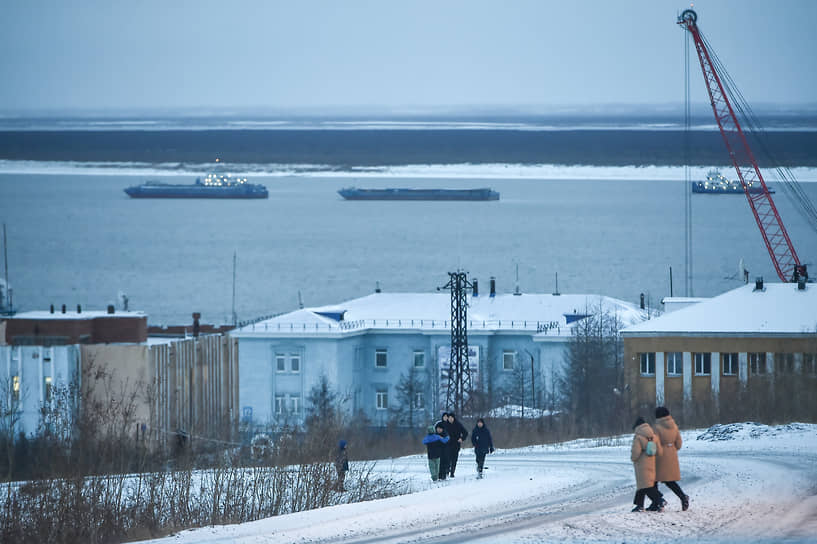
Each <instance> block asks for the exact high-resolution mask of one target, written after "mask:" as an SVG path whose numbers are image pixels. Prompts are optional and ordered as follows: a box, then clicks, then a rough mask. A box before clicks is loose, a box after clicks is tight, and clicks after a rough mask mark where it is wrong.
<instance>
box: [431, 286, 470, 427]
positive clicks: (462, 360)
mask: <svg viewBox="0 0 817 544" xmlns="http://www.w3.org/2000/svg"><path fill="white" fill-rule="evenodd" d="M448 277H449V280H448V283H447V284H445V285H444V286H443V287H441V288H438V289H450V290H451V356H450V357H449V361H448V389H447V392H446V396H445V403H446V409H448V408H451V407H453V408H454V410H455V411H456V412H457V413H458V414H461V415H464V414H466V413H468V412H469V411H470V405H471V402H470V401H471V387H472V385H471V367H470V365H469V363H468V293H467V289H468V288H469V287H470V288H472V289H473V287H474V286H473V284H472V283H471V282H469V281H468V278H467V275H466V273H465V272H463V271H461V270H457V271H456V272H449V273H448Z"/></svg>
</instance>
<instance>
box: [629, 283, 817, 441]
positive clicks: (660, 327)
mask: <svg viewBox="0 0 817 544" xmlns="http://www.w3.org/2000/svg"><path fill="white" fill-rule="evenodd" d="M621 334H622V339H623V344H624V357H625V361H626V368H625V373H626V383H627V384H628V385H629V390H628V394H629V404H630V408H631V410H632V413H633V416H635V415H636V414H640V415H643V416H647V415H651V414H652V413H653V410H654V409H655V407H656V406H661V405H664V406H667V407H668V408H669V409H670V411H671V412H672V413H673V414H674V415H675V416H676V418H677V419H680V420H682V421H684V422H685V423H686V424H687V425H695V424H709V423H713V422H717V421H730V420H737V419H760V420H764V421H790V420H793V419H801V420H803V419H804V420H809V421H817V285H814V284H800V285H798V284H793V283H772V284H769V283H766V284H764V283H763V281H762V280H758V282H756V283H755V284H749V285H745V286H742V287H739V288H737V289H734V290H732V291H728V292H726V293H723V294H722V295H719V296H716V297H713V298H711V299H703V300H700V301H690V304H689V305H687V306H686V307H683V308H681V309H678V310H676V311H672V312H668V313H665V314H664V315H662V316H660V317H657V318H655V319H652V320H649V321H645V322H643V323H639V324H637V325H633V326H631V327H628V328H626V329H624V330H623V331H622V333H621Z"/></svg>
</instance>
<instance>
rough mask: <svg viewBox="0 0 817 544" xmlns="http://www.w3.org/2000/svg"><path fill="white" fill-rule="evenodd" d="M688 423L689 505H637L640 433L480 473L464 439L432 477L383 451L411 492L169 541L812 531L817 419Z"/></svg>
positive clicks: (535, 453) (597, 537)
mask: <svg viewBox="0 0 817 544" xmlns="http://www.w3.org/2000/svg"><path fill="white" fill-rule="evenodd" d="M715 430H716V431H717V432H709V433H707V434H706V435H705V436H704V437H702V438H703V439H701V440H697V439H696V438H697V437H698V436H699V435H702V434H703V432H702V431H686V432H684V433H683V438H684V447H683V448H682V449H681V451H680V459H681V471H682V476H683V480H682V481H681V482H680V483H681V485H682V487H683V488H684V491H685V492H686V493H687V494H688V495H690V497H691V505H690V509H689V510H688V511H687V512H682V511H681V508H680V502H679V501H678V499H677V498H676V497H675V495H673V494H672V492H670V491H669V490H668V489H666V488H664V487H663V486H662V487H661V489H662V491H663V492H664V493H665V498H666V499H667V501H668V502H669V505H668V507H667V509H666V510H665V511H664V512H663V513H631V512H630V509H631V508H632V504H631V502H632V497H633V493H634V492H635V480H634V476H633V469H632V464H631V463H630V460H629V444H630V437H629V436H625V437H621V438H620V439H618V440H613V441H612V444H611V445H608V442H609V441H606V442H601V441H594V440H580V441H574V442H569V443H566V444H560V445H551V446H533V447H528V448H521V449H515V450H498V451H497V452H496V453H495V454H493V455H490V456H489V457H488V461H487V463H486V465H487V466H488V469H487V471H486V473H487V476H486V478H485V479H483V480H477V479H476V478H475V476H474V466H475V465H474V457H473V452H472V450H470V449H467V450H463V451H462V453H461V455H460V462H459V464H458V471H457V478H456V479H454V480H449V481H447V482H438V483H432V482H431V481H430V479H429V477H428V469H427V465H426V460H425V456H424V455H423V456H419V455H417V456H409V457H403V458H400V459H395V460H392V461H380V462H379V463H378V470H380V471H383V472H389V473H393V474H394V475H396V476H397V477H400V478H403V479H405V480H406V481H407V483H408V484H409V485H410V488H411V489H412V491H413V492H412V493H410V494H407V495H403V496H399V497H392V498H389V499H383V500H377V501H370V502H365V503H357V504H345V505H340V506H334V507H329V508H322V509H318V510H312V511H307V512H299V513H295V514H289V515H284V516H278V517H274V518H268V519H264V520H259V521H255V522H251V523H244V524H241V525H231V526H220V527H208V528H203V529H196V530H190V531H184V532H182V533H180V534H177V535H174V536H171V537H167V538H165V539H160V540H156V541H154V542H157V543H158V542H161V543H163V544H170V543H176V544H203V543H226V542H236V543H241V544H250V543H253V544H256V543H259V544H260V543H273V542H274V543H287V542H293V543H338V544H340V543H344V544H349V543H364V542H366V543H374V542H378V543H387V542H452V543H453V542H464V541H469V542H486V543H487V542H512V543H529V542H530V543H532V542H541V541H555V540H561V541H568V542H587V541H617V542H623V541H626V542H668V541H672V540H676V539H678V538H683V539H686V540H690V541H710V542H731V541H746V540H749V541H752V542H757V541H764V540H765V541H778V540H786V541H794V542H797V541H802V542H809V541H811V542H813V541H814V540H815V535H817V425H800V424H792V425H787V426H779V427H767V426H764V425H754V424H739V425H734V426H719V427H718V428H717V429H715ZM601 443H604V444H605V445H600V444H601Z"/></svg>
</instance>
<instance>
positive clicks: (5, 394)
mask: <svg viewBox="0 0 817 544" xmlns="http://www.w3.org/2000/svg"><path fill="white" fill-rule="evenodd" d="M0 396H2V398H0V441H2V443H3V447H4V449H5V450H6V474H7V476H6V478H7V479H9V480H11V479H13V478H14V475H15V473H14V471H15V466H14V461H15V457H16V456H15V443H16V441H17V438H18V433H19V424H20V420H21V419H22V417H23V411H22V407H23V400H24V399H25V396H26V391H25V390H24V391H21V390H20V388H19V383H15V382H14V380H13V379H12V378H10V377H9V378H4V379H2V380H0Z"/></svg>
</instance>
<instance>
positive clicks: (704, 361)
mask: <svg viewBox="0 0 817 544" xmlns="http://www.w3.org/2000/svg"><path fill="white" fill-rule="evenodd" d="M698 356H700V363H701V364H700V370H699V366H698V362H699V361H698V359H699V357H698ZM692 362H693V366H694V368H695V376H711V375H712V353H711V352H709V351H696V352H694V353H693V354H692ZM707 367H709V368H708V369H707Z"/></svg>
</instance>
